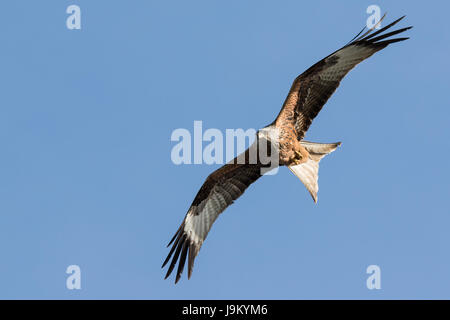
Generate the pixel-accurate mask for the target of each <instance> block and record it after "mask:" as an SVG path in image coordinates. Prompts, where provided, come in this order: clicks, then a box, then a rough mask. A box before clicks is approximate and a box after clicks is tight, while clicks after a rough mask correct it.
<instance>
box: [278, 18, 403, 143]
mask: <svg viewBox="0 0 450 320" xmlns="http://www.w3.org/2000/svg"><path fill="white" fill-rule="evenodd" d="M383 18H384V16H383ZM403 18H404V16H403V17H401V18H400V19H397V20H395V21H394V22H392V23H390V24H389V25H387V26H385V27H384V28H381V29H380V30H378V31H376V32H373V30H374V28H375V26H374V28H372V29H370V30H368V31H367V32H366V33H364V34H363V35H362V36H360V34H361V33H362V32H363V31H364V29H363V30H362V31H361V32H360V33H359V34H358V35H357V36H356V37H355V38H354V39H352V41H350V43H348V44H347V45H345V46H344V47H342V48H341V49H339V50H337V51H335V52H334V53H332V54H330V55H329V56H327V57H326V58H324V59H322V60H321V61H319V62H317V63H316V64H314V65H313V66H312V67H310V68H309V69H308V70H306V71H305V72H304V73H302V74H301V75H299V76H298V77H297V78H296V79H295V80H294V83H293V84H292V87H291V89H290V91H289V94H288V96H287V98H286V101H285V102H284V104H283V108H282V109H281V111H280V114H279V115H278V117H277V120H279V118H280V117H283V115H284V116H286V118H288V116H289V115H290V119H293V121H294V126H295V129H296V132H297V138H298V140H301V139H302V138H303V137H304V135H305V133H306V131H307V130H308V128H309V126H310V124H311V122H312V120H313V119H314V118H315V117H316V116H317V114H318V113H319V111H320V110H321V109H322V107H323V105H324V104H325V103H326V102H327V100H328V99H329V98H330V97H331V95H332V94H333V93H334V91H335V90H336V89H337V87H338V86H339V83H340V81H341V80H342V78H344V76H345V75H346V74H347V73H348V72H349V71H350V70H351V69H352V68H354V67H355V66H356V65H357V64H358V63H360V62H361V61H363V60H365V59H367V58H368V57H370V56H371V55H373V54H374V53H375V52H377V51H379V50H381V49H383V48H385V47H386V46H388V45H389V44H391V43H394V42H398V41H403V40H406V39H409V38H393V39H392V38H391V39H386V38H388V37H391V36H393V35H396V34H399V33H401V32H404V31H406V30H408V29H410V28H412V27H406V28H402V29H399V30H395V31H392V32H387V33H384V34H381V33H382V32H384V31H386V30H388V29H389V28H391V27H392V26H393V25H395V24H396V23H397V22H399V21H400V20H402V19H403ZM380 22H381V20H380ZM372 32H373V33H372ZM277 120H275V121H277Z"/></svg>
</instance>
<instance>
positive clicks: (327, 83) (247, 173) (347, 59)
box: [163, 16, 411, 283]
mask: <svg viewBox="0 0 450 320" xmlns="http://www.w3.org/2000/svg"><path fill="white" fill-rule="evenodd" d="M383 17H384V16H383ZM401 19H403V17H402V18H400V19H397V20H396V21H394V22H392V23H391V24H389V25H387V26H386V27H384V28H381V29H380V30H378V31H376V32H373V33H372V31H373V30H374V29H373V28H372V29H370V30H368V31H367V32H366V33H364V34H363V35H361V36H360V34H361V33H362V32H363V31H364V29H363V31H361V32H360V33H359V34H358V35H357V36H356V37H355V38H354V39H352V41H351V42H350V43H349V44H347V45H345V46H344V47H342V48H341V49H339V50H337V51H335V52H334V53H332V54H330V55H329V56H327V57H325V58H324V59H322V60H320V61H319V62H317V63H316V64H314V65H313V66H311V67H310V68H309V69H308V70H306V71H305V72H304V73H302V74H301V75H299V76H298V77H297V78H296V79H295V80H294V82H293V84H292V86H291V89H290V91H289V93H288V96H287V97H286V100H285V102H284V104H283V107H282V108H281V111H280V112H279V114H278V116H277V117H276V119H275V120H274V121H273V122H272V123H271V124H270V125H268V126H267V127H265V128H262V129H260V130H259V131H258V133H257V138H256V141H255V143H254V144H253V145H252V146H251V147H250V148H249V149H247V150H246V151H245V152H244V153H243V154H241V155H239V156H238V157H236V158H235V159H233V160H232V161H230V162H229V163H227V164H225V165H224V166H222V167H221V168H219V169H217V170H216V171H214V172H213V173H211V174H210V175H209V176H208V177H207V178H206V180H205V182H204V183H203V185H202V187H201V188H200V190H199V191H198V193H197V195H196V196H195V198H194V201H193V202H192V204H191V206H190V208H189V210H188V212H187V214H186V217H185V218H184V220H183V222H182V224H181V226H180V227H179V229H178V231H177V232H176V233H175V235H174V237H173V238H172V240H171V241H170V243H169V246H170V245H172V248H171V250H170V252H169V255H168V256H167V258H166V260H165V261H164V263H163V267H164V266H165V265H166V264H167V263H168V262H169V261H170V259H171V257H173V258H172V261H171V263H170V266H169V269H168V271H167V274H166V278H167V277H168V276H169V275H170V273H171V272H172V271H173V269H174V267H175V265H176V263H177V261H178V259H180V260H179V265H178V269H177V276H176V280H175V283H176V282H178V280H179V279H180V276H181V273H182V271H183V268H184V265H185V262H186V258H188V277H189V278H190V276H191V274H192V270H193V265H194V259H195V257H196V256H197V254H198V252H199V250H200V247H201V246H202V244H203V241H204V240H205V239H206V236H207V234H208V232H209V230H210V228H211V226H212V224H213V223H214V221H215V220H216V219H217V217H218V216H219V214H220V213H222V212H223V211H224V210H225V209H226V208H227V207H228V206H229V205H230V204H232V203H233V202H234V200H236V199H237V198H238V197H239V196H241V195H242V194H243V193H244V191H245V189H246V188H247V187H248V186H249V185H250V184H252V183H253V182H255V181H256V180H258V179H259V178H260V177H261V176H262V175H263V173H264V170H267V169H273V168H274V167H278V166H287V167H288V168H289V169H290V170H291V171H292V172H293V173H294V174H295V175H296V176H297V177H298V178H299V179H300V180H301V181H302V182H303V184H304V185H305V186H306V188H307V189H308V191H309V192H310V194H311V195H312V197H313V199H314V201H317V191H318V170H319V161H320V160H321V159H322V158H323V157H324V156H325V155H327V154H329V153H330V152H333V151H334V150H335V149H336V148H337V147H338V146H339V145H340V142H338V143H314V142H308V141H305V140H303V138H304V136H305V133H306V131H307V130H308V128H309V126H310V125H311V122H312V120H313V119H314V118H315V117H316V116H317V114H318V113H319V112H320V110H321V109H322V107H323V105H324V104H325V103H326V102H327V100H328V99H329V98H330V96H331V95H332V94H333V93H334V91H335V90H336V89H337V87H338V86H339V83H340V81H341V80H342V78H343V77H344V76H345V75H346V74H347V73H348V72H349V71H350V70H351V69H352V68H354V67H355V66H356V65H357V64H358V63H360V62H361V61H363V60H365V59H367V58H368V57H370V56H371V55H373V54H374V53H375V52H377V51H379V50H381V49H383V48H385V47H386V46H388V45H389V44H391V43H394V42H399V41H402V40H406V39H408V38H394V39H392V38H391V39H387V38H388V37H391V36H393V35H395V34H398V33H401V32H404V31H406V30H408V29H410V28H411V27H407V28H403V29H399V30H396V31H392V32H388V33H384V34H382V35H379V34H380V33H382V32H383V31H385V30H387V29H389V28H390V27H392V26H393V25H394V24H396V23H397V22H399V21H400V20H401ZM380 22H381V20H380ZM377 35H378V36H377ZM262 151H264V152H262Z"/></svg>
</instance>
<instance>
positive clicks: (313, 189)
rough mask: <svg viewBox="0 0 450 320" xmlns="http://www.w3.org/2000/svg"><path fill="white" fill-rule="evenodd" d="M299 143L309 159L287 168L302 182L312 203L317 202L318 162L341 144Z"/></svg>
mask: <svg viewBox="0 0 450 320" xmlns="http://www.w3.org/2000/svg"><path fill="white" fill-rule="evenodd" d="M300 143H301V145H302V146H303V147H304V148H305V149H306V151H308V152H309V159H308V161H306V162H304V163H301V164H298V165H294V166H289V169H290V170H291V171H292V172H293V173H294V174H295V175H296V176H297V177H298V178H299V179H300V180H301V181H302V182H303V184H304V185H305V187H306V189H308V191H309V193H310V194H311V196H312V197H313V200H314V202H317V191H319V183H318V180H319V162H320V160H321V159H322V158H323V157H325V156H326V155H327V154H329V153H331V152H333V151H334V150H336V148H337V147H338V146H340V145H341V143H340V142H336V143H315V142H308V141H300Z"/></svg>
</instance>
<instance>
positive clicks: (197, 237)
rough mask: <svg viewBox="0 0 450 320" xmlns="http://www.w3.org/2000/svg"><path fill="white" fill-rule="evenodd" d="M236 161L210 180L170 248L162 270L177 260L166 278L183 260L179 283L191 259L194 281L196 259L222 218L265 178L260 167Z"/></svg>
mask: <svg viewBox="0 0 450 320" xmlns="http://www.w3.org/2000/svg"><path fill="white" fill-rule="evenodd" d="M247 151H248V150H247ZM236 159H237V158H236ZM236 159H234V160H233V161H231V162H230V163H228V164H225V165H224V166H222V167H221V168H219V169H218V170H216V171H214V172H213V173H212V174H210V175H209V176H208V178H207V179H206V181H205V182H204V183H203V185H202V187H201V188H200V190H199V191H198V193H197V195H196V197H195V199H194V201H193V202H192V205H191V207H190V208H189V210H188V212H187V214H186V217H185V218H184V220H183V222H182V223H181V226H180V227H179V228H178V231H177V232H176V233H175V235H174V236H173V238H172V240H171V241H170V243H169V244H168V245H167V246H170V245H171V244H172V248H171V250H170V252H169V254H168V256H167V258H166V260H165V261H164V263H163V265H162V266H163V267H164V266H165V265H166V264H167V263H168V262H169V260H170V258H171V257H172V255H173V257H172V261H171V263H170V266H169V269H168V271H167V274H166V278H167V277H168V276H169V275H170V274H171V272H172V271H173V269H174V267H175V265H176V263H177V261H178V259H180V261H179V263H178V270H177V275H176V279H175V283H177V282H178V280H179V279H180V277H181V273H182V272H183V268H184V264H185V262H186V257H188V278H190V277H191V274H192V269H193V266H194V259H195V257H196V256H197V254H198V252H199V250H200V247H201V246H202V244H203V241H205V239H206V236H207V235H208V232H209V230H210V229H211V227H212V224H213V223H214V221H215V220H216V219H217V217H218V216H219V214H220V213H222V212H223V211H224V210H225V209H226V208H227V207H228V206H229V205H231V204H232V203H233V201H234V200H236V199H237V198H239V197H240V196H241V195H242V194H243V193H244V191H245V189H247V187H248V186H249V185H250V184H252V183H253V182H255V181H256V180H257V179H258V178H259V177H261V166H260V165H259V164H236V163H239V162H236ZM188 253H189V254H188Z"/></svg>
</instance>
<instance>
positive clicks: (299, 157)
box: [293, 141, 309, 165]
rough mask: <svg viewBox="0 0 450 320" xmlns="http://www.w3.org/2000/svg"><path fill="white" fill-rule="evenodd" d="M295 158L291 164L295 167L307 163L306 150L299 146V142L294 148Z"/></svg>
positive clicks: (307, 154)
mask: <svg viewBox="0 0 450 320" xmlns="http://www.w3.org/2000/svg"><path fill="white" fill-rule="evenodd" d="M294 153H295V157H294V160H293V163H294V164H295V165H298V164H302V163H305V162H306V161H308V158H309V153H308V151H306V149H305V148H304V147H303V146H302V145H301V144H300V142H298V141H296V143H295V146H294Z"/></svg>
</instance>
